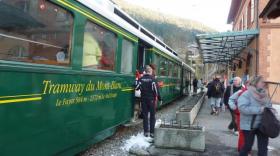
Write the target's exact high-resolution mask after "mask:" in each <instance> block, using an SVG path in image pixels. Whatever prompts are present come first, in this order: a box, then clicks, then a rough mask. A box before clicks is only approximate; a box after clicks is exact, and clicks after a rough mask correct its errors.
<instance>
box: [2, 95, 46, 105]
mask: <svg viewBox="0 0 280 156" xmlns="http://www.w3.org/2000/svg"><path fill="white" fill-rule="evenodd" d="M39 100H42V97H34V98H21V99H10V100H0V104H7V103H16V102H27V101H39Z"/></svg>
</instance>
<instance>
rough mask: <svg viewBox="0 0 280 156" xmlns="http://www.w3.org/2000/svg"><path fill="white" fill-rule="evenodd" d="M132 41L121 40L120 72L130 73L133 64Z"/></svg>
mask: <svg viewBox="0 0 280 156" xmlns="http://www.w3.org/2000/svg"><path fill="white" fill-rule="evenodd" d="M133 47H134V45H133V43H132V42H131V41H128V40H126V39H123V42H122V60H121V62H122V63H121V72H122V73H132V65H133Z"/></svg>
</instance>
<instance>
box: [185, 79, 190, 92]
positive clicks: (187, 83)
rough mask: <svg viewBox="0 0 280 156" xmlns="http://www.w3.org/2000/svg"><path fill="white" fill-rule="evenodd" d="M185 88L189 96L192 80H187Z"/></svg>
mask: <svg viewBox="0 0 280 156" xmlns="http://www.w3.org/2000/svg"><path fill="white" fill-rule="evenodd" d="M185 86H186V93H187V94H188V95H189V86H190V80H189V79H188V78H186V82H185Z"/></svg>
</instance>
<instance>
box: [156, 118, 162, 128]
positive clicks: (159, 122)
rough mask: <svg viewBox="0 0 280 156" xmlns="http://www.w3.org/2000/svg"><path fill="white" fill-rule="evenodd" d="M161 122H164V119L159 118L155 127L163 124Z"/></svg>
mask: <svg viewBox="0 0 280 156" xmlns="http://www.w3.org/2000/svg"><path fill="white" fill-rule="evenodd" d="M161 123H162V121H161V120H160V119H158V120H157V121H156V125H155V127H156V128H158V127H159V126H160V125H161Z"/></svg>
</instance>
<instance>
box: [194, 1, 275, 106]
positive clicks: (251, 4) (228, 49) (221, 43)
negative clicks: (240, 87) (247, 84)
mask: <svg viewBox="0 0 280 156" xmlns="http://www.w3.org/2000/svg"><path fill="white" fill-rule="evenodd" d="M272 1H276V0H270V1H269V0H232V1H231V7H230V10H229V14H228V20H227V23H228V24H232V31H230V32H222V33H211V34H201V35H197V36H196V38H197V42H198V45H199V50H200V52H201V54H202V58H203V60H204V63H211V64H219V66H221V67H223V68H224V69H226V70H225V71H227V72H226V73H225V75H228V79H230V78H232V77H233V76H239V77H241V78H242V79H243V81H246V80H248V79H249V78H250V77H252V76H254V75H263V76H264V77H265V79H266V80H267V81H270V82H279V81H280V67H279V64H280V53H279V50H280V43H279V42H280V18H277V17H275V18H267V17H265V16H260V15H261V14H264V13H263V12H265V10H268V9H267V8H268V5H271V4H272ZM275 3H276V2H275ZM275 6H277V4H275ZM274 8H275V7H274ZM275 84H276V83H273V85H269V91H270V92H273V90H274V89H273V88H275ZM274 101H279V102H280V89H277V95H275V96H274Z"/></svg>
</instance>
